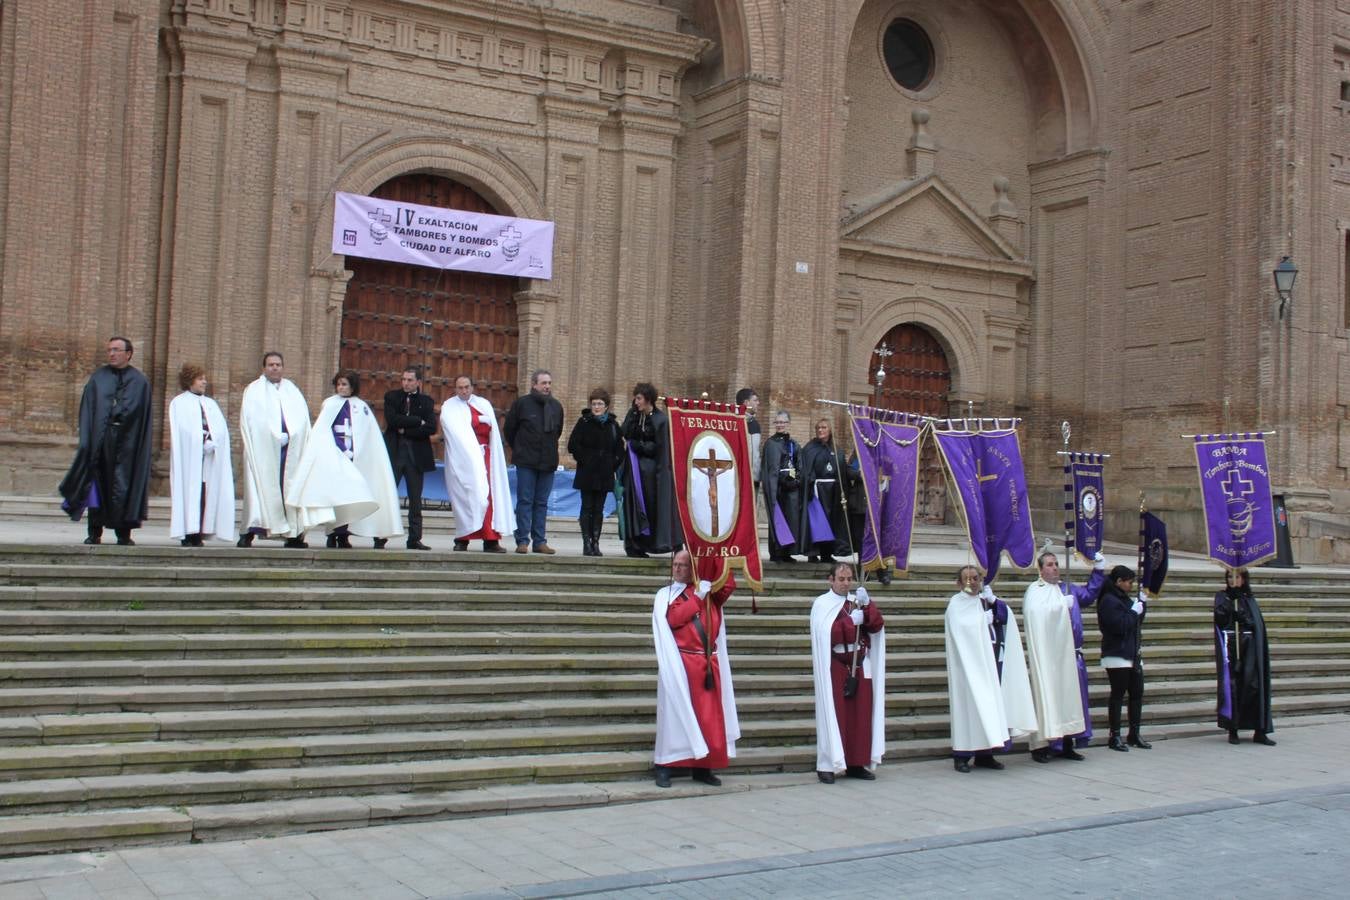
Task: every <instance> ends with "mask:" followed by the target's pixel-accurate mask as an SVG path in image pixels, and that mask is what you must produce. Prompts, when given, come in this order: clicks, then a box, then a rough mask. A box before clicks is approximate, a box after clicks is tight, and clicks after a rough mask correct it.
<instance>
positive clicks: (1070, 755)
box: [1059, 738, 1087, 762]
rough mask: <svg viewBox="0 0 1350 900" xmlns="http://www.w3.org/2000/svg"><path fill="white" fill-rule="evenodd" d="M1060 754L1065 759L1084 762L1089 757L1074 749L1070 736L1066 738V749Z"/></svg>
mask: <svg viewBox="0 0 1350 900" xmlns="http://www.w3.org/2000/svg"><path fill="white" fill-rule="evenodd" d="M1059 755H1060V756H1061V757H1063V758H1064V759H1071V760H1073V761H1074V762H1082V761H1083V760H1085V759H1087V757H1086V756H1084V755H1083V754H1081V753H1079V752H1078V751H1077V750H1075V749H1073V744H1072V743H1070V742H1069V739H1068V738H1065V739H1064V749H1063V750H1061V751H1059Z"/></svg>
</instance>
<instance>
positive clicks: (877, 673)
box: [811, 591, 886, 772]
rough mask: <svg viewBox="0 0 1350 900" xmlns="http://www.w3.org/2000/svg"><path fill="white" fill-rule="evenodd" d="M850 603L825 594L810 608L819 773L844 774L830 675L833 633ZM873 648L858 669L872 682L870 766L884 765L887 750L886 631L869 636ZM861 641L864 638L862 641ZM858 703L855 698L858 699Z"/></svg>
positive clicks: (841, 745)
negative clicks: (882, 762)
mask: <svg viewBox="0 0 1350 900" xmlns="http://www.w3.org/2000/svg"><path fill="white" fill-rule="evenodd" d="M846 599H848V598H847V597H843V596H841V595H839V594H836V593H835V592H834V591H826V592H825V593H823V594H821V595H820V596H819V597H817V598H816V602H815V603H813V604H811V677H812V679H813V680H814V682H815V688H816V771H817V772H842V771H844V770H845V769H846V768H848V766H847V764H846V763H845V762H844V741H843V738H842V736H841V735H840V733H839V718H838V716H837V715H836V714H835V709H834V681H833V679H832V677H831V674H830V648H831V646H832V645H831V643H830V632H831V629H832V628H833V626H834V620H835V619H837V618H838V617H839V611H840V610H841V609H843V608H844V601H845V600H846ZM868 637H869V638H870V639H871V644H870V646H869V647H868V651H867V656H866V657H864V659H863V661H862V664H861V665H859V667H858V668H859V670H860V671H859V672H858V676H859V677H860V678H865V677H869V676H870V677H871V679H872V752H871V765H872V766H876V765H877V764H879V763H880V762H881V757H882V754H883V753H884V752H885V750H886V629H885V628H882V629H881V630H880V631H878V632H876V633H875V634H871V635H868ZM859 639H861V636H860V637H859ZM855 700H856V698H855Z"/></svg>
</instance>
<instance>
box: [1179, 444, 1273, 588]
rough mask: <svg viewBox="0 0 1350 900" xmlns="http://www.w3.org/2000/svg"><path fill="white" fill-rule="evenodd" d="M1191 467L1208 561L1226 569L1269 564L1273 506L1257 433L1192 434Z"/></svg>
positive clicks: (1271, 553) (1265, 464)
mask: <svg viewBox="0 0 1350 900" xmlns="http://www.w3.org/2000/svg"><path fill="white" fill-rule="evenodd" d="M1195 462H1196V467H1197V469H1198V470H1199V473H1200V500H1201V503H1202V504H1203V505H1204V509H1205V531H1206V534H1207V536H1208V542H1209V556H1210V558H1211V559H1213V560H1214V561H1215V562H1217V563H1219V564H1220V565H1222V566H1226V567H1227V568H1230V569H1240V568H1244V567H1246V566H1255V565H1258V564H1260V563H1263V562H1265V561H1266V560H1268V559H1272V558H1273V557H1274V556H1275V554H1276V548H1275V504H1274V503H1273V502H1271V497H1270V466H1269V464H1268V463H1267V461H1266V441H1265V438H1263V437H1262V436H1261V435H1260V434H1253V433H1250V432H1247V433H1243V434H1197V435H1196V436H1195Z"/></svg>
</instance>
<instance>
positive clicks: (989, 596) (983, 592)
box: [980, 584, 996, 603]
mask: <svg viewBox="0 0 1350 900" xmlns="http://www.w3.org/2000/svg"><path fill="white" fill-rule="evenodd" d="M980 599H981V600H983V601H984V602H986V603H993V602H994V600H995V599H996V598H995V597H994V589H993V588H991V587H990V586H989V585H987V584H986V585H985V586H984V587H983V588H981V589H980Z"/></svg>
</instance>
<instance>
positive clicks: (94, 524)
mask: <svg viewBox="0 0 1350 900" xmlns="http://www.w3.org/2000/svg"><path fill="white" fill-rule="evenodd" d="M85 520H86V524H85V528H86V529H87V531H88V534H89V536H90V537H91V538H94V539H95V540H98V539H100V538H102V537H103V529H104V528H105V527H106V524H107V523H105V522H104V521H103V510H102V509H100V508H99V507H97V506H91V507H89V509H88V510H87V512H86V515H85ZM113 531H114V532H115V533H116V534H117V539H118V540H119V541H129V540H131V529H130V528H114V529H113Z"/></svg>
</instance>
